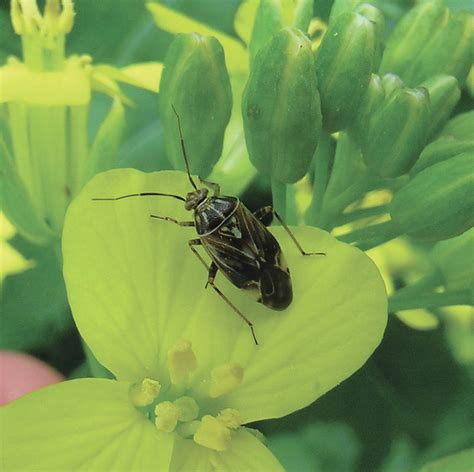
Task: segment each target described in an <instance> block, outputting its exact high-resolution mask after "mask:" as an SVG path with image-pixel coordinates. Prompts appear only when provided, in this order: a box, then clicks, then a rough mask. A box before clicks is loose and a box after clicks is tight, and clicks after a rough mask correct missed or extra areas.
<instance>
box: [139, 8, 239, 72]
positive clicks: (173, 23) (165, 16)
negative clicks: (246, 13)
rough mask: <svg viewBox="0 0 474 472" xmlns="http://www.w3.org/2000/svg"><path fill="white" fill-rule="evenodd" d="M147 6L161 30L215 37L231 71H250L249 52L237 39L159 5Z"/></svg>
mask: <svg viewBox="0 0 474 472" xmlns="http://www.w3.org/2000/svg"><path fill="white" fill-rule="evenodd" d="M146 5H147V8H148V10H150V12H151V14H152V15H153V19H154V20H155V23H156V24H157V25H158V27H160V28H161V29H163V30H165V31H169V32H170V33H199V34H200V35H202V36H214V37H215V38H216V39H217V40H218V41H219V42H220V43H221V44H222V46H223V47H224V50H225V55H226V65H227V68H228V69H229V71H231V72H237V71H245V70H247V69H248V54H247V51H246V49H245V48H244V46H243V45H242V44H241V43H240V42H239V41H237V40H236V39H234V38H232V37H231V36H229V35H227V34H225V33H221V32H219V31H217V30H215V29H214V28H211V27H210V26H207V25H205V24H203V23H200V22H199V21H196V20H194V19H193V18H190V17H189V16H186V15H183V14H182V13H180V12H178V11H176V10H173V9H171V8H168V7H166V6H164V5H161V4H159V3H153V2H148V3H147V4H146Z"/></svg>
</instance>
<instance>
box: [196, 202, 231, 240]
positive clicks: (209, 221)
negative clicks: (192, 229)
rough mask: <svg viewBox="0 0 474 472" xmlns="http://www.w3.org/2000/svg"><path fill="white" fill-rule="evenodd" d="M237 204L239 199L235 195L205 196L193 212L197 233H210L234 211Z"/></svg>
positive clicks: (201, 234) (203, 234) (202, 234)
mask: <svg viewBox="0 0 474 472" xmlns="http://www.w3.org/2000/svg"><path fill="white" fill-rule="evenodd" d="M238 206H239V199H238V198H236V197H226V196H218V197H209V198H207V199H206V200H205V201H203V202H202V203H201V204H200V205H199V206H198V207H197V208H196V210H195V212H194V221H195V222H196V231H197V233H198V234H199V235H200V236H205V235H206V234H209V233H212V232H213V231H215V230H216V229H217V228H219V227H220V226H221V225H223V224H224V223H225V221H226V220H228V218H230V217H231V216H232V215H233V214H234V213H235V211H236V210H237V207H238Z"/></svg>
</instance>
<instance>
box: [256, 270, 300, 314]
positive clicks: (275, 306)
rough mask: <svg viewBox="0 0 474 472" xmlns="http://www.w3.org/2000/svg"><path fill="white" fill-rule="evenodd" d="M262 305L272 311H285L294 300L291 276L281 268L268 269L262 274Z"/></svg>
mask: <svg viewBox="0 0 474 472" xmlns="http://www.w3.org/2000/svg"><path fill="white" fill-rule="evenodd" d="M260 293H261V297H262V300H261V301H262V303H263V304H264V305H265V306H267V307H268V308H271V309H272V310H284V309H285V308H287V307H288V306H289V305H290V303H291V301H292V300H293V289H292V286H291V278H290V274H289V272H288V271H286V270H282V269H280V268H279V267H276V266H274V267H267V268H264V269H262V271H261V273H260Z"/></svg>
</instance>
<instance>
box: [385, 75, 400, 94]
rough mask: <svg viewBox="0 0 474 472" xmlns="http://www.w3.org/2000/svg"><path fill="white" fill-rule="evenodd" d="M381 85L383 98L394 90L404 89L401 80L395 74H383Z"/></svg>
mask: <svg viewBox="0 0 474 472" xmlns="http://www.w3.org/2000/svg"><path fill="white" fill-rule="evenodd" d="M382 85H383V89H384V90H385V96H386V97H388V96H389V95H391V93H392V92H394V91H395V90H398V89H401V88H403V87H405V84H404V83H403V80H402V79H400V77H398V75H395V74H385V75H384V76H383V77H382Z"/></svg>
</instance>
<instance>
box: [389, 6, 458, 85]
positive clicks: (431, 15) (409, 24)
mask: <svg viewBox="0 0 474 472" xmlns="http://www.w3.org/2000/svg"><path fill="white" fill-rule="evenodd" d="M448 18H449V10H448V8H447V7H446V6H445V5H444V2H443V1H442V0H432V1H426V2H421V3H419V4H418V5H417V6H416V7H415V8H413V9H411V10H409V11H408V13H407V14H406V15H405V16H404V17H403V18H402V19H401V20H400V21H399V22H398V24H397V26H396V27H395V28H394V30H393V31H392V33H391V35H390V36H389V38H388V40H387V46H386V48H385V51H384V53H383V58H382V63H381V64H380V73H381V74H386V73H388V72H392V73H394V74H397V75H399V76H400V77H402V78H403V79H404V78H405V71H406V70H407V69H408V68H410V67H411V65H412V64H413V62H414V60H415V58H416V57H417V56H418V54H419V52H420V51H421V50H422V49H423V48H424V47H425V45H426V43H427V42H428V41H429V40H430V39H431V37H432V36H433V34H434V33H435V32H436V31H439V30H440V29H441V28H442V27H443V26H444V25H445V24H446V23H447V21H448Z"/></svg>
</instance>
